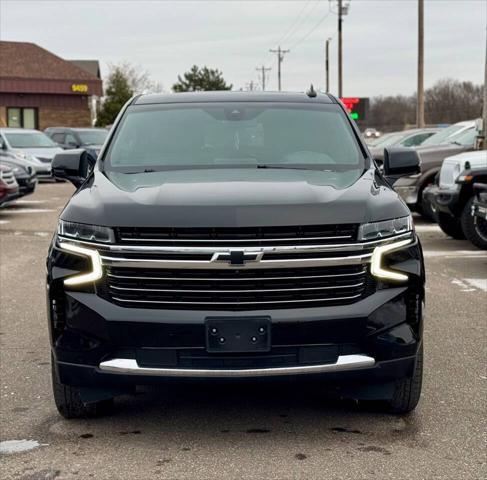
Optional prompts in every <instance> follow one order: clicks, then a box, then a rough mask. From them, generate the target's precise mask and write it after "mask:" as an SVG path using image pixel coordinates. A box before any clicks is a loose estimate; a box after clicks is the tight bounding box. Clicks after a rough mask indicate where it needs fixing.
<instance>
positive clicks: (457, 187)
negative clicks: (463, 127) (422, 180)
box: [424, 150, 487, 248]
mask: <svg viewBox="0 0 487 480" xmlns="http://www.w3.org/2000/svg"><path fill="white" fill-rule="evenodd" d="M486 181H487V151H486V150H480V151H475V152H468V153H462V154H460V155H455V156H452V157H448V158H446V159H445V161H444V162H443V165H442V167H441V170H440V175H439V181H438V185H432V186H430V187H429V188H427V189H425V191H424V197H425V199H426V200H427V201H428V202H430V203H431V205H433V209H434V211H435V215H436V219H437V221H438V224H439V226H440V228H441V229H442V230H443V231H444V232H445V233H446V234H447V235H449V236H451V237H453V238H465V237H466V238H467V239H468V240H470V241H471V242H472V243H473V244H474V245H476V246H477V247H479V248H487V230H486V226H487V224H486V222H485V221H483V220H481V219H477V218H476V217H475V216H472V207H473V204H474V203H475V190H474V188H473V185H474V184H475V183H477V182H478V183H485V182H486Z"/></svg>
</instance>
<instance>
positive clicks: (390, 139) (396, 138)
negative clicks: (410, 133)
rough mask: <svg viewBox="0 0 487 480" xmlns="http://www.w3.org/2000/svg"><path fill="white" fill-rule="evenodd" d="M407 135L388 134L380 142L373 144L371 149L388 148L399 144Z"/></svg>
mask: <svg viewBox="0 0 487 480" xmlns="http://www.w3.org/2000/svg"><path fill="white" fill-rule="evenodd" d="M406 135H407V134H406V133H404V132H397V133H390V134H389V135H387V136H385V137H382V138H381V139H380V141H378V142H375V143H374V144H373V145H372V146H373V147H389V146H391V145H396V144H397V143H399V142H400V141H401V140H402V139H403V138H404V137H405V136H406Z"/></svg>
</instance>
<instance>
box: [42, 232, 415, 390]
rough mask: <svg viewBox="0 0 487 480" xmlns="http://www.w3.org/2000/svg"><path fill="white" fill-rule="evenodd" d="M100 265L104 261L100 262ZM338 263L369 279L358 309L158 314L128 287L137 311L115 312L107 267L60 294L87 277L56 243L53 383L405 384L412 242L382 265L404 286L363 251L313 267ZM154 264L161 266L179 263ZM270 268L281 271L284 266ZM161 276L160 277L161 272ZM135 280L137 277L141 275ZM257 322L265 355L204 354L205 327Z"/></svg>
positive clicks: (177, 305)
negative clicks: (265, 334) (275, 380)
mask: <svg viewBox="0 0 487 480" xmlns="http://www.w3.org/2000/svg"><path fill="white" fill-rule="evenodd" d="M340 248H342V247H340ZM354 248H356V247H355V246H354ZM367 248H369V247H367ZM318 254H319V255H321V253H318ZM112 255H114V254H112ZM124 255H125V256H127V255H128V254H124ZM334 255H337V254H336V253H335V254H334ZM139 256H140V254H139ZM101 258H102V259H105V258H108V257H107V256H106V254H105V253H103V254H101ZM142 260H143V258H139V257H137V259H134V258H131V259H128V258H125V257H117V258H115V257H114V258H112V259H111V260H110V259H109V260H107V261H109V262H113V261H117V262H120V263H123V264H125V263H130V262H131V263H132V264H133V263H138V262H142ZM305 260H306V259H305ZM345 260H347V261H349V262H350V261H354V262H355V263H357V262H360V265H361V267H363V268H364V269H365V270H364V272H366V273H364V275H365V276H366V278H367V281H366V283H367V285H368V286H367V287H364V288H366V290H364V292H363V295H362V296H360V298H359V299H357V300H353V301H350V300H348V301H345V302H344V303H338V304H334V303H330V304H328V305H323V304H320V305H315V306H313V307H312V306H310V305H305V304H301V305H297V304H295V303H294V304H293V303H290V304H288V305H283V304H282V301H278V300H275V302H276V303H275V304H273V305H268V304H269V303H271V302H269V301H267V302H266V301H264V302H261V303H260V304H259V301H256V302H252V304H255V305H256V306H253V307H252V308H251V309H245V310H238V308H237V307H238V306H239V305H236V307H235V308H234V309H233V310H232V309H230V308H228V307H226V308H224V309H222V307H221V302H220V305H217V304H218V303H219V302H218V301H217V300H220V297H218V298H216V299H215V300H214V303H211V302H201V303H205V305H202V304H198V303H195V304H191V305H192V306H191V307H190V308H186V309H183V308H182V304H184V303H186V304H187V302H178V301H175V302H174V304H171V305H165V306H163V305H164V304H168V303H171V302H160V305H157V302H155V303H154V302H152V303H151V302H147V301H143V300H140V299H141V298H144V297H141V295H145V293H144V292H145V291H147V290H144V288H142V289H140V288H136V287H130V288H133V289H134V290H133V294H135V293H137V294H138V295H139V297H138V298H139V300H140V303H134V302H133V301H132V302H131V303H123V304H119V303H117V300H118V299H117V298H115V297H114V296H110V295H111V294H110V293H109V290H107V288H109V284H108V283H109V281H110V278H111V277H113V276H114V275H113V270H111V269H110V268H111V267H110V265H111V264H110V263H108V264H105V263H103V266H104V268H106V271H105V277H102V278H101V279H100V280H99V281H98V283H97V284H93V283H90V284H85V285H82V286H79V287H69V286H66V285H65V284H64V280H65V279H66V277H69V276H72V274H73V273H76V272H79V271H86V262H87V260H86V259H85V258H82V257H79V256H76V255H72V254H69V253H66V252H65V251H62V250H59V249H58V248H57V247H56V239H54V243H53V248H52V249H51V252H50V256H49V259H48V291H47V299H48V314H49V326H50V336H51V345H52V352H53V357H54V360H55V367H56V371H57V373H58V375H59V378H60V381H61V382H62V383H64V384H68V385H75V386H80V387H92V386H95V385H96V386H98V387H100V388H103V387H104V386H107V385H110V386H112V387H116V386H117V385H120V386H127V385H137V384H144V383H152V382H154V381H160V380H167V379H169V378H175V377H179V378H188V377H190V378H191V377H192V378H207V379H209V378H239V379H241V378H259V377H265V378H272V377H282V376H287V377H303V378H310V377H316V376H318V377H327V378H330V379H331V378H333V379H341V378H353V377H355V376H357V378H358V379H364V380H365V379H366V378H370V379H371V380H372V381H384V382H385V381H392V380H394V379H397V378H401V377H403V376H405V375H409V374H410V373H411V371H412V370H411V369H412V366H413V365H414V358H415V356H416V353H417V351H418V348H419V345H420V344H421V339H422V331H423V304H424V268H423V260H422V252H421V246H420V244H419V240H418V239H417V238H414V239H412V241H411V243H409V244H406V246H404V247H403V248H402V249H400V250H397V251H396V252H392V253H389V254H388V255H387V258H386V259H385V260H384V262H385V263H386V264H387V265H384V266H385V267H387V266H388V267H390V268H391V267H392V268H394V269H395V270H399V271H401V272H404V273H407V274H408V277H409V278H408V280H407V281H406V282H405V283H402V284H397V283H396V284H395V283H394V282H393V281H392V282H391V281H390V280H389V283H387V282H384V281H382V280H380V279H379V278H372V276H371V275H372V274H371V273H370V269H371V264H370V263H369V262H370V255H369V254H368V253H367V250H366V251H362V254H361V255H350V256H345V257H324V258H322V257H319V258H314V259H313V261H314V262H318V261H320V262H323V263H326V264H329V263H334V262H335V261H340V262H342V261H345ZM153 261H154V260H151V262H153ZM160 261H162V262H163V263H164V264H167V263H168V262H179V260H167V259H164V260H160ZM271 261H272V260H267V262H271ZM273 261H274V262H276V263H280V262H283V259H280V260H279V261H276V260H273ZM188 263H190V264H194V261H192V262H191V261H187V263H186V265H188ZM202 263H205V262H202ZM205 265H206V263H205ZM222 265H223V266H220V265H217V266H214V267H213V268H216V269H222V268H225V269H227V268H230V267H229V266H228V265H229V264H226V263H224V264H222ZM265 265H266V261H262V262H261V264H260V269H257V270H255V267H252V268H253V270H252V269H250V271H254V272H255V271H257V272H260V273H259V275H260V276H261V275H262V273H261V272H262V271H263V270H262V269H263V268H264V266H265ZM180 268H181V267H180ZM240 268H241V267H240ZM267 268H268V267H267ZM340 268H342V267H340ZM160 269H162V271H163V272H164V271H166V270H164V269H167V266H164V267H160ZM141 271H144V270H141ZM160 271H161V270H159V272H160ZM169 271H170V270H169ZM238 271H239V270H237V272H238ZM284 271H285V270H284ZM298 272H300V273H299V274H301V275H303V274H304V273H305V272H304V271H303V270H298ZM247 273H249V271H247ZM146 274H149V275H150V273H146ZM207 274H209V273H206V274H205V275H207ZM138 275H139V276H140V275H142V278H144V277H143V274H142V273H139V274H138ZM158 275H159V277H160V276H162V274H161V273H159V274H158ZM166 275H169V273H166ZM282 275H283V274H281V276H282ZM343 275H347V274H341V275H340V274H336V275H328V276H331V277H339V278H340V279H339V280H336V279H335V280H333V281H334V282H335V283H336V282H345V281H346V282H349V281H350V280H344V279H343ZM348 275H355V274H348ZM226 276H228V273H226ZM325 276H326V275H325ZM149 278H151V279H154V278H156V277H149ZM242 278H243V280H239V282H242V281H245V282H247V283H246V285H247V287H246V288H250V287H249V286H248V285H249V283H248V282H249V280H248V279H246V277H242ZM247 278H248V277H247ZM251 278H254V277H251ZM297 278H310V277H297ZM175 279H176V280H173V281H176V282H181V280H180V277H178V276H176V277H175ZM258 280H259V279H257V281H258ZM205 281H206V280H205ZM252 281H255V280H252ZM179 285H181V283H179ZM250 285H251V284H250ZM130 288H129V289H128V290H130ZM177 288H180V287H177ZM190 288H196V287H190ZM240 288H242V287H240ZM325 288H335V287H325ZM301 289H304V290H305V291H306V290H307V289H308V290H309V288H307V287H306V286H303V287H300V289H294V290H300V291H301ZM126 290H127V289H126ZM179 291H180V290H179ZM187 291H188V290H184V292H187ZM191 291H194V290H191ZM199 291H202V290H198V292H199ZM243 291H245V290H243ZM265 291H266V290H265V289H264V290H262V292H265ZM138 292H140V293H138ZM221 293H222V294H224V292H223V291H222V292H221ZM345 298H351V297H345ZM333 300H337V299H336V298H334V299H333ZM244 303H245V302H244ZM284 303H286V302H284ZM257 304H259V305H257ZM262 318H265V319H266V320H265V321H266V325H268V326H269V342H268V345H267V346H266V348H265V349H264V350H257V349H252V348H247V346H246V347H245V349H244V350H243V351H242V350H237V351H235V350H231V349H230V351H229V352H227V351H225V350H224V349H220V350H217V351H215V349H214V348H213V347H212V346H211V339H210V337H209V332H210V328H209V326H211V325H213V324H214V323H210V324H209V323H208V322H215V321H217V322H219V324H221V325H222V329H224V328H227V327H228V323H226V322H227V320H228V321H231V320H235V321H237V320H238V321H239V322H238V323H239V324H240V325H241V326H240V327H239V330H238V331H239V332H241V333H242V331H241V330H240V328H242V329H244V330H245V328H247V327H246V325H248V324H250V323H251V321H250V322H249V319H253V320H252V321H255V320H256V319H260V320H259V321H261V320H262ZM238 335H240V334H238ZM210 347H211V348H210ZM237 352H239V353H237Z"/></svg>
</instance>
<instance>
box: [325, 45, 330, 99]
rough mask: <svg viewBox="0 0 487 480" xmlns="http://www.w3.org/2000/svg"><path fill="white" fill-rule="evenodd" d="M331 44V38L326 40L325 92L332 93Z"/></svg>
mask: <svg viewBox="0 0 487 480" xmlns="http://www.w3.org/2000/svg"><path fill="white" fill-rule="evenodd" d="M330 42H331V38H327V39H326V47H325V52H326V55H325V68H326V88H325V91H326V92H329V91H330Z"/></svg>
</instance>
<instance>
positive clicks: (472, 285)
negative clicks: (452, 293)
mask: <svg viewBox="0 0 487 480" xmlns="http://www.w3.org/2000/svg"><path fill="white" fill-rule="evenodd" d="M451 283H452V284H453V285H456V286H457V287H460V291H462V292H475V291H477V290H482V291H484V292H487V278H462V279H460V278H453V279H452V280H451Z"/></svg>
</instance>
